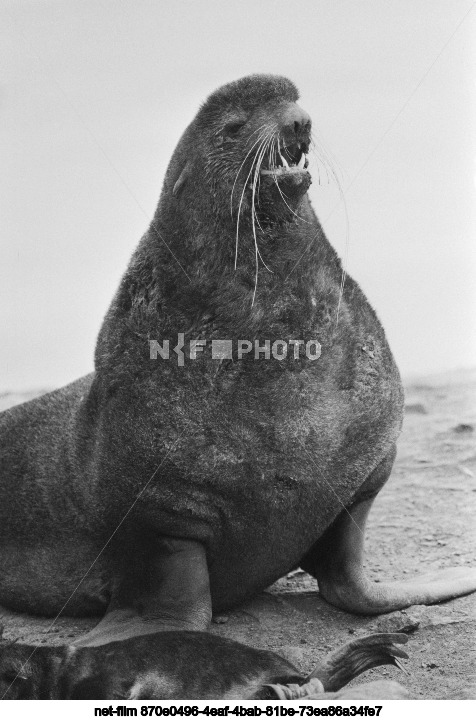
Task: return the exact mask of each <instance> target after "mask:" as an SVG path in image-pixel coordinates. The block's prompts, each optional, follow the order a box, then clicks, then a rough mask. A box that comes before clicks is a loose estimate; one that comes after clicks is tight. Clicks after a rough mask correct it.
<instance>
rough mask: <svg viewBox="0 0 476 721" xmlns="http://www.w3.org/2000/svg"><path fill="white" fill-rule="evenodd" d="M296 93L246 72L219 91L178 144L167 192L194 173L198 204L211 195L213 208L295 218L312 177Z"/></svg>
mask: <svg viewBox="0 0 476 721" xmlns="http://www.w3.org/2000/svg"><path fill="white" fill-rule="evenodd" d="M297 99H298V91H297V89H296V87H295V85H294V84H293V83H292V82H291V81H290V80H287V79H286V78H283V77H279V76H273V75H250V76H248V77H245V78H241V79H240V80H236V81H235V82H232V83H229V84H228V85H224V86H223V87H221V88H219V89H218V90H216V91H215V92H214V93H213V94H212V95H210V97H209V98H208V100H207V101H206V102H205V103H204V105H203V106H202V107H201V108H200V110H199V112H198V113H197V116H196V117H195V119H194V121H193V122H192V123H191V125H190V126H189V127H188V128H187V130H186V132H185V134H184V135H183V137H182V139H181V141H180V143H179V145H178V147H177V150H176V152H175V154H174V156H173V158H172V162H171V165H170V167H169V172H168V177H167V181H168V182H167V181H166V187H167V186H168V189H169V192H172V193H173V194H174V195H175V196H176V197H178V196H179V195H180V194H181V193H182V192H183V191H184V189H185V188H186V187H187V184H189V185H190V183H189V182H188V181H190V179H193V185H194V187H193V195H194V198H195V199H197V197H199V198H200V196H202V197H201V207H202V208H203V207H204V205H205V204H206V203H207V202H208V204H209V203H210V199H211V200H212V204H213V208H214V213H215V214H216V213H219V214H221V215H225V214H227V215H228V218H230V215H231V216H232V217H233V216H234V217H235V218H237V217H238V218H242V219H243V222H245V223H246V222H247V221H248V222H254V221H253V218H254V219H256V220H257V221H258V222H259V223H261V225H262V224H263V223H267V224H272V223H274V222H281V223H282V222H283V221H286V220H292V218H293V217H295V212H296V209H297V207H298V206H299V204H300V202H301V200H302V198H303V196H304V195H305V193H306V191H307V189H308V188H309V185H310V183H311V176H310V174H309V172H308V170H307V167H308V160H307V153H308V151H309V144H310V140H311V136H310V133H311V119H310V117H309V115H308V114H307V113H306V112H305V111H304V110H303V109H302V108H300V107H299V105H297V102H296V101H297ZM198 178H200V181H199V183H198V184H197V179H198ZM187 195H189V194H188V193H187ZM203 196H206V199H205V198H204V197H203ZM187 202H191V203H192V205H193V204H194V199H193V198H188V201H187ZM246 209H250V210H251V213H246V212H245V211H246ZM230 210H231V213H230Z"/></svg>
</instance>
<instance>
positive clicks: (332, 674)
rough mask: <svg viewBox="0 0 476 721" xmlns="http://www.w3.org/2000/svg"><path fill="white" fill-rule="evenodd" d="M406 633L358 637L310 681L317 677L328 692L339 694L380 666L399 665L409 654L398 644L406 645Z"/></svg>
mask: <svg viewBox="0 0 476 721" xmlns="http://www.w3.org/2000/svg"><path fill="white" fill-rule="evenodd" d="M407 641H408V636H406V635H405V634H404V633H375V634H373V635H372V636H364V637H362V638H356V639H354V640H353V641H350V643H346V644H345V646H341V647H340V648H338V649H337V650H336V651H332V653H329V654H327V656H325V658H323V659H322V661H320V662H319V663H318V665H317V666H316V668H315V669H314V671H313V672H312V673H311V674H310V675H309V676H308V678H307V681H310V680H311V679H314V678H317V679H319V681H320V682H321V683H322V685H323V688H324V690H325V691H338V690H339V689H340V688H342V686H345V685H346V684H347V683H349V682H350V681H352V679H354V678H356V677H357V676H360V674H361V673H364V671H368V670H369V669H371V668H375V667H376V666H384V665H387V664H388V665H393V666H399V667H400V663H399V661H398V659H399V658H408V655H407V654H406V653H405V651H403V650H402V649H401V648H399V647H398V645H397V644H404V643H406V642H407Z"/></svg>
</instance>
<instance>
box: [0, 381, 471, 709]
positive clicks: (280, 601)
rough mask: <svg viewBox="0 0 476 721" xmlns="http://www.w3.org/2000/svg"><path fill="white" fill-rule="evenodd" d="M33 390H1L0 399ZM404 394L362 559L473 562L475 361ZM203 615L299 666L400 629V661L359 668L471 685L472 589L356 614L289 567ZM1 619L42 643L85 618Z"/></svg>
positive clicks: (406, 680)
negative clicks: (230, 604) (234, 603)
mask: <svg viewBox="0 0 476 721" xmlns="http://www.w3.org/2000/svg"><path fill="white" fill-rule="evenodd" d="M33 395H36V394H33V393H30V394H3V395H0V410H3V409H4V408H7V407H8V406H10V405H13V404H15V403H20V402H23V401H24V400H26V399H28V398H30V397H32V396H33ZM406 396H407V402H406V416H405V423H404V429H403V433H402V436H401V438H400V441H399V452H398V457H397V462H396V465H395V468H394V471H393V474H392V477H391V479H390V481H389V482H388V483H387V486H386V487H385V488H384V490H383V491H382V492H381V493H380V495H379V497H378V499H377V501H376V503H375V505H374V509H373V511H372V514H371V518H370V521H369V526H368V533H367V558H368V563H367V568H368V572H369V574H370V576H371V577H372V578H374V579H379V578H382V579H383V578H394V579H398V578H405V577H407V578H409V577H411V576H413V575H417V574H418V573H421V572H424V571H430V570H434V569H438V568H442V567H446V566H453V565H463V566H464V565H467V566H470V565H472V566H474V565H476V533H475V523H474V520H473V519H474V511H475V507H476V445H475V436H476V430H475V429H476V403H475V396H476V370H475V371H461V372H455V373H452V374H445V375H442V376H438V377H437V376H432V377H428V378H425V379H423V380H420V379H419V380H418V381H413V382H411V383H409V384H407V386H406ZM214 621H215V622H214V623H213V624H212V629H211V630H212V632H213V633H216V634H217V635H220V636H227V637H230V638H234V639H236V640H238V641H241V642H243V643H247V644H250V645H253V646H257V647H261V648H268V649H272V650H274V651H276V652H278V653H280V654H282V655H283V656H286V657H287V658H289V659H290V660H291V661H292V662H293V663H294V664H295V665H297V666H298V667H300V668H301V669H303V670H304V671H306V672H307V671H310V670H311V669H312V668H313V666H314V665H315V663H316V660H317V659H318V658H319V657H320V656H322V655H323V654H325V653H326V652H327V651H328V650H330V649H334V648H336V647H337V646H338V645H340V644H343V643H346V642H347V641H348V640H350V639H351V638H352V637H355V636H358V635H363V634H368V633H374V632H376V631H398V630H402V629H403V630H405V629H406V630H407V631H408V632H409V633H410V635H409V643H408V645H407V651H408V653H409V656H410V658H409V660H408V661H404V666H405V668H406V671H407V673H406V674H405V673H404V672H403V671H401V670H400V669H397V668H390V667H380V668H378V669H374V670H372V671H369V672H368V673H367V674H365V676H362V677H361V679H360V680H363V679H365V678H367V679H375V678H385V679H394V680H397V681H399V682H400V683H402V684H403V685H405V686H406V687H407V688H408V689H409V690H410V692H411V694H412V696H413V698H425V699H462V698H475V697H476V633H475V631H476V594H474V595H473V596H467V597H465V598H461V599H457V600H454V601H450V602H448V603H445V604H440V605H438V606H432V607H424V606H413V607H411V608H409V609H407V610H406V611H404V612H398V613H393V614H388V615H385V616H380V617H378V618H375V617H374V618H372V617H358V616H353V615H350V614H347V613H344V612H342V611H339V610H337V609H335V608H332V607H331V606H329V605H328V604H327V603H326V602H325V601H324V600H323V599H321V598H320V596H319V593H318V590H317V585H316V582H315V581H314V580H313V579H312V578H310V577H309V576H307V574H305V573H304V572H302V571H296V572H294V573H292V574H289V576H287V577H286V578H283V579H281V580H280V581H278V582H277V583H276V584H274V586H272V587H271V588H269V589H267V591H265V592H264V593H262V594H260V595H259V596H258V597H257V598H256V599H254V600H253V602H251V603H249V604H248V605H246V606H244V607H242V608H239V609H236V610H235V611H234V612H233V613H230V614H229V615H227V616H222V617H217V618H215V619H214ZM0 623H3V624H4V626H5V636H6V637H7V638H20V640H22V641H28V642H34V643H39V644H44V643H70V642H71V641H73V639H74V638H75V637H77V636H78V635H79V634H81V633H83V632H84V630H86V629H89V628H90V627H92V626H93V625H94V623H95V621H94V620H92V619H88V620H82V619H79V620H78V619H69V618H61V619H58V620H56V621H55V622H54V624H53V625H52V620H51V619H41V618H33V617H31V616H24V615H19V614H15V613H12V612H10V611H8V610H6V609H4V608H1V607H0ZM354 683H355V681H354Z"/></svg>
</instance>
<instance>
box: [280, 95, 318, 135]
mask: <svg viewBox="0 0 476 721" xmlns="http://www.w3.org/2000/svg"><path fill="white" fill-rule="evenodd" d="M282 123H283V135H284V136H286V137H288V138H291V137H294V138H295V139H296V140H297V141H298V142H300V141H303V142H308V141H309V137H310V133H311V118H310V116H309V115H308V114H307V113H306V111H305V110H303V109H302V108H300V107H299V105H297V104H296V103H293V104H292V105H290V106H289V107H288V108H286V110H285V111H284V116H283V118H282Z"/></svg>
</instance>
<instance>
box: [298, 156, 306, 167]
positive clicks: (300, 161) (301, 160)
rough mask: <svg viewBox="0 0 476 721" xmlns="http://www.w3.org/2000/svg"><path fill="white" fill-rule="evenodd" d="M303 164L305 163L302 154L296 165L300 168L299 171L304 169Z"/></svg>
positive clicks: (304, 157)
mask: <svg viewBox="0 0 476 721" xmlns="http://www.w3.org/2000/svg"><path fill="white" fill-rule="evenodd" d="M305 162H306V155H305V154H304V153H302V155H301V159H300V160H299V163H298V168H300V170H302V169H303V168H304V163H305Z"/></svg>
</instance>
